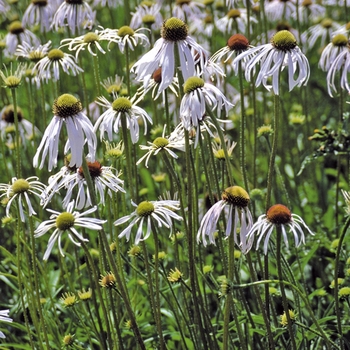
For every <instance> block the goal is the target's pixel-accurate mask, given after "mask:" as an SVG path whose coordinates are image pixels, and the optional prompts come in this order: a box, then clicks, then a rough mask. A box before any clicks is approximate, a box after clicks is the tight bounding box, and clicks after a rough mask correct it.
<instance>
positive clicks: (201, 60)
mask: <svg viewBox="0 0 350 350" xmlns="http://www.w3.org/2000/svg"><path fill="white" fill-rule="evenodd" d="M175 45H176V46H177V48H178V50H177V52H178V54H179V60H180V66H181V73H182V75H183V79H184V80H187V79H188V78H189V77H191V76H193V75H195V71H196V65H198V66H199V70H200V72H202V71H203V68H204V65H205V62H206V60H207V56H208V55H207V52H206V51H205V50H204V49H203V48H202V47H201V46H200V45H199V44H197V43H196V41H195V40H193V39H192V38H191V37H190V36H188V28H187V25H186V24H185V22H183V21H182V20H181V19H179V18H176V17H172V18H169V19H167V20H166V21H164V23H163V27H162V37H161V38H160V39H158V40H157V41H156V42H155V44H154V47H153V49H152V50H150V51H149V52H148V53H146V54H145V55H144V56H143V57H142V58H141V59H140V60H139V61H137V62H136V63H135V64H134V66H133V67H132V68H131V70H132V71H133V72H134V73H135V74H136V80H137V81H142V82H143V84H144V87H145V88H146V87H147V86H148V83H149V80H150V79H151V77H152V74H153V73H154V72H155V71H156V70H157V69H158V68H159V67H161V68H162V71H161V83H160V85H159V90H158V93H161V92H162V91H164V90H165V89H166V88H167V87H168V86H169V85H170V84H172V82H173V78H174V76H175V68H177V67H175Z"/></svg>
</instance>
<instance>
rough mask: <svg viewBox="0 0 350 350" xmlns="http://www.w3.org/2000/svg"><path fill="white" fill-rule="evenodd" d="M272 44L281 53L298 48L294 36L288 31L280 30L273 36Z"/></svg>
mask: <svg viewBox="0 0 350 350" xmlns="http://www.w3.org/2000/svg"><path fill="white" fill-rule="evenodd" d="M271 43H272V45H273V46H274V47H275V48H276V49H278V50H281V51H290V50H293V49H294V48H295V47H296V46H297V41H296V40H295V37H294V35H293V34H292V33H291V32H289V31H288V30H280V31H279V32H277V33H276V34H275V35H274V36H273V38H272V40H271Z"/></svg>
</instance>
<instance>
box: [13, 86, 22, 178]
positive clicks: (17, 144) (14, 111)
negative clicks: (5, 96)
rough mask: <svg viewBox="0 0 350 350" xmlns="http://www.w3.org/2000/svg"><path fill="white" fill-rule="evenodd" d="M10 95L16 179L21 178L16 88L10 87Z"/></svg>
mask: <svg viewBox="0 0 350 350" xmlns="http://www.w3.org/2000/svg"><path fill="white" fill-rule="evenodd" d="M11 95H12V104H13V116H14V120H15V131H16V176H17V179H20V178H21V147H20V145H19V142H20V132H19V127H18V113H17V98H16V89H11Z"/></svg>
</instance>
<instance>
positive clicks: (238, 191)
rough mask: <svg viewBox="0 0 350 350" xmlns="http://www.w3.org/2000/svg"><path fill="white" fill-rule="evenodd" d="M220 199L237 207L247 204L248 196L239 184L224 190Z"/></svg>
mask: <svg viewBox="0 0 350 350" xmlns="http://www.w3.org/2000/svg"><path fill="white" fill-rule="evenodd" d="M222 199H223V200H224V201H227V202H229V203H230V204H231V205H234V206H236V207H239V208H245V207H247V206H248V204H249V201H250V197H249V195H248V193H247V191H246V190H245V189H243V188H242V187H240V186H231V187H228V188H226V189H225V190H224V192H223V193H222Z"/></svg>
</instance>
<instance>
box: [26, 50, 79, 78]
mask: <svg viewBox="0 0 350 350" xmlns="http://www.w3.org/2000/svg"><path fill="white" fill-rule="evenodd" d="M60 68H61V69H62V70H63V72H65V73H66V74H68V75H73V76H75V75H77V74H79V73H80V72H83V69H82V68H80V67H79V66H78V65H77V64H76V62H75V58H74V56H73V55H69V54H67V53H65V52H63V51H62V50H60V49H52V50H50V51H49V52H48V54H47V56H45V57H44V58H42V59H41V60H40V61H38V62H37V63H36V65H35V66H34V67H33V71H36V72H37V76H38V77H39V79H41V80H45V81H46V82H48V81H49V79H51V78H52V79H53V81H58V80H59V79H60Z"/></svg>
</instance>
